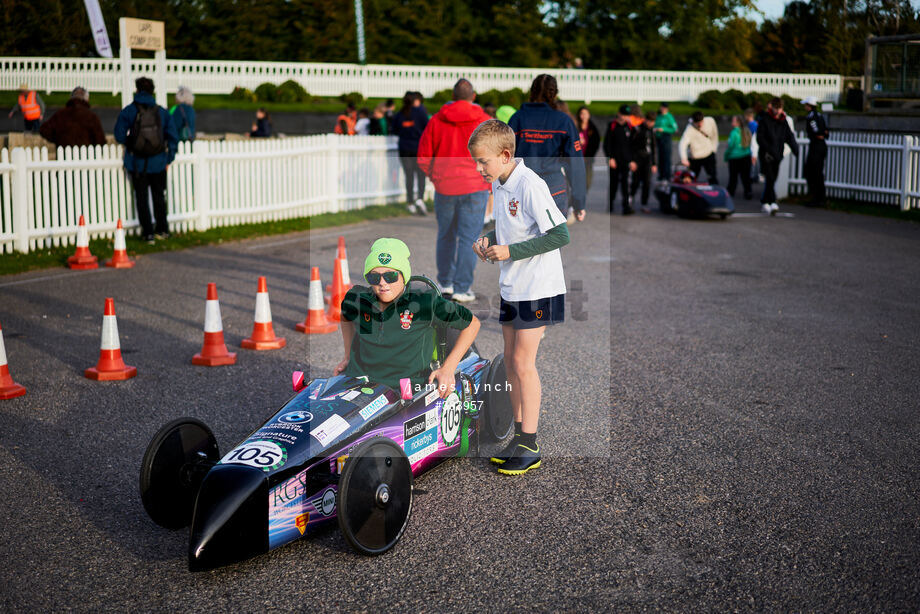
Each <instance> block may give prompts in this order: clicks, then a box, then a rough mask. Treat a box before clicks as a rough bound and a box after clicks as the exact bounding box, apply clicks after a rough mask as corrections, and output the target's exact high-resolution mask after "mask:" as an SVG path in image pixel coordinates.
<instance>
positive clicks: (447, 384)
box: [428, 363, 456, 399]
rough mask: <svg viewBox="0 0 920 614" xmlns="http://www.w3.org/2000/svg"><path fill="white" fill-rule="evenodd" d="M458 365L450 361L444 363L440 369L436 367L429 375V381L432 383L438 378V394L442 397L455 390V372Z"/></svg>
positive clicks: (444, 397)
mask: <svg viewBox="0 0 920 614" xmlns="http://www.w3.org/2000/svg"><path fill="white" fill-rule="evenodd" d="M455 371H456V367H455V366H454V365H452V364H449V363H444V365H443V366H442V367H441V368H440V369H435V370H434V371H432V372H431V375H429V376H428V383H429V384H430V383H432V382H433V381H435V380H438V396H440V397H441V398H442V399H446V398H447V395H449V394H450V393H451V392H453V390H454V388H455V386H454V372H455Z"/></svg>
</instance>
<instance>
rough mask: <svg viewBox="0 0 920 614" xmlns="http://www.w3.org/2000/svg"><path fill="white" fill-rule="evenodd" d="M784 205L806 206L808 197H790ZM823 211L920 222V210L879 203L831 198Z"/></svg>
mask: <svg viewBox="0 0 920 614" xmlns="http://www.w3.org/2000/svg"><path fill="white" fill-rule="evenodd" d="M783 202H784V203H791V204H795V205H806V204H807V203H808V197H807V196H790V197H789V198H786V199H785V200H784V201H783ZM821 208H822V209H827V210H828V211H841V212H843V213H852V214H856V215H871V216H873V217H884V218H888V219H891V220H901V221H904V222H920V209H908V210H907V211H901V209H899V208H898V207H896V206H894V205H881V204H878V203H868V202H865V201H861V200H844V199H837V198H830V199H828V200H827V203H826V204H825V205H824V207H821Z"/></svg>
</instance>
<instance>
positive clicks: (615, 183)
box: [604, 104, 635, 215]
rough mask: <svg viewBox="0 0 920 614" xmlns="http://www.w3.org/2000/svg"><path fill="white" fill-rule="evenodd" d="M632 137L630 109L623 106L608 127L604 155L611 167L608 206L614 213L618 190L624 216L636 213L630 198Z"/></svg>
mask: <svg viewBox="0 0 920 614" xmlns="http://www.w3.org/2000/svg"><path fill="white" fill-rule="evenodd" d="M632 136H633V129H632V126H630V125H629V107H628V106H627V105H625V104H624V105H623V106H621V107H620V109H619V111H618V112H617V116H616V118H615V119H614V120H613V121H612V122H610V125H609V126H607V133H606V134H605V135H604V154H605V155H606V156H607V158H608V160H607V166H609V167H610V170H609V173H610V189H609V190H608V193H607V206H608V207H609V210H610V213H613V204H614V201H615V200H616V196H617V188H619V189H620V193H621V194H622V198H623V203H622V208H623V215H631V214H633V213H635V211H634V210H633V208H632V202H631V200H630V197H629V163H630V162H632V147H631V143H632Z"/></svg>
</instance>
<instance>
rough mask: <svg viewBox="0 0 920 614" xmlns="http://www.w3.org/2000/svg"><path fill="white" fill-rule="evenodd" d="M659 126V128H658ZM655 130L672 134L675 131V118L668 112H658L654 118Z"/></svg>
mask: <svg viewBox="0 0 920 614" xmlns="http://www.w3.org/2000/svg"><path fill="white" fill-rule="evenodd" d="M659 128H660V129H661V130H659ZM655 132H660V133H661V134H674V133H675V132H677V120H676V119H674V116H673V115H671V114H670V113H664V114H659V115H658V117H656V118H655Z"/></svg>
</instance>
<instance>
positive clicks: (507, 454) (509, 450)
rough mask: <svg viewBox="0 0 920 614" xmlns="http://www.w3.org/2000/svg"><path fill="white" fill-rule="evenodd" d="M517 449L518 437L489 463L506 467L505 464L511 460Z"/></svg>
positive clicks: (512, 439)
mask: <svg viewBox="0 0 920 614" xmlns="http://www.w3.org/2000/svg"><path fill="white" fill-rule="evenodd" d="M515 448H517V437H512V438H511V441H509V442H508V445H507V446H505V449H504V450H502V451H501V452H498V453H497V454H496V455H495V456H493V457H492V458H490V459H489V461H491V462H493V463H495V464H496V465H504V464H505V462H506V461H507V460H508V459H509V458H511V455H512V454H514V449H515Z"/></svg>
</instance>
